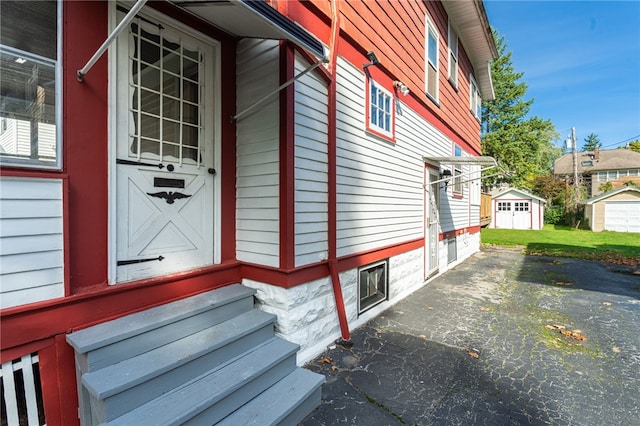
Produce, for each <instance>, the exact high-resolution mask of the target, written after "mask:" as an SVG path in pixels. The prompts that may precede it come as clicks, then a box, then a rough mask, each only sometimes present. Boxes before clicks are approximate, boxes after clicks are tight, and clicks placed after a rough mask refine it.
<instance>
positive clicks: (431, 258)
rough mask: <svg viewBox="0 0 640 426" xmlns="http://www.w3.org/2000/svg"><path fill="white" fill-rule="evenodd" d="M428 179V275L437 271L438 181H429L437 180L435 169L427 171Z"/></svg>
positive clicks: (426, 206) (426, 207)
mask: <svg viewBox="0 0 640 426" xmlns="http://www.w3.org/2000/svg"><path fill="white" fill-rule="evenodd" d="M427 173H428V177H429V180H428V182H427V187H426V189H427V190H426V194H425V199H426V203H425V204H426V205H425V212H426V218H425V220H426V226H427V238H426V241H425V248H426V260H425V262H426V265H425V269H426V271H425V272H426V276H427V277H430V276H432V275H434V274H436V273H437V272H438V230H439V217H440V189H439V185H440V184H439V183H431V182H434V181H437V180H438V174H437V173H436V172H435V171H430V170H429V171H428V172H427Z"/></svg>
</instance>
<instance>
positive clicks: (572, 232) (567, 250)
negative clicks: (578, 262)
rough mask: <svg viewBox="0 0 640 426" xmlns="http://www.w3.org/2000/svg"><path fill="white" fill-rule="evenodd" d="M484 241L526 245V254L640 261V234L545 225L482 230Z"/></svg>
mask: <svg viewBox="0 0 640 426" xmlns="http://www.w3.org/2000/svg"><path fill="white" fill-rule="evenodd" d="M481 235H482V243H483V244H494V245H503V246H524V250H525V252H526V253H527V254H533V255H545V256H561V257H574V258H578V259H587V260H601V261H605V262H613V263H619V264H626V265H632V266H636V265H637V264H638V263H639V262H640V234H637V233H628V232H609V231H605V232H591V231H587V230H581V229H573V228H570V227H566V226H557V225H545V227H544V229H542V230H540V231H528V230H513V229H490V228H483V229H482V233H481Z"/></svg>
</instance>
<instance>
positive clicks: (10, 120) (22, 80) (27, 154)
mask: <svg viewBox="0 0 640 426" xmlns="http://www.w3.org/2000/svg"><path fill="white" fill-rule="evenodd" d="M61 11H62V2H61V1H2V2H0V96H1V98H0V117H2V119H3V124H4V131H3V132H2V134H1V135H0V162H1V163H2V164H3V165H14V166H26V167H41V168H60V167H61V152H62V151H61V147H60V144H59V138H58V135H59V134H60V129H59V126H58V124H59V121H60V120H59V117H60V105H59V104H60V101H59V97H60V81H61V79H60V72H61V71H60V60H59V59H60V58H59V50H60V39H61V37H60V36H59V34H60V28H59V25H58V23H59V22H60V15H61Z"/></svg>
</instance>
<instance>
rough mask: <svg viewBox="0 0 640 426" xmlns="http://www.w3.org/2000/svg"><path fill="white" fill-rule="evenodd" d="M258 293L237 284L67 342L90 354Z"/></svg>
mask: <svg viewBox="0 0 640 426" xmlns="http://www.w3.org/2000/svg"><path fill="white" fill-rule="evenodd" d="M255 292H256V291H255V290H254V289H251V288H248V287H245V286H242V285H240V284H233V285H230V286H226V287H222V288H219V289H215V290H211V291H208V292H205V293H200V294H197V295H195V296H191V297H187V298H185V299H181V300H177V301H175V302H171V303H167V304H164V305H160V306H156V307H154V308H150V309H147V310H144V311H141V312H137V313H134V314H131V315H127V316H124V317H121V318H117V319H115V320H112V321H108V322H105V323H102V324H98V325H95V326H93V327H90V328H86V329H83V330H79V331H76V332H73V333H71V334H69V335H67V342H69V344H70V345H71V346H73V348H74V349H75V350H76V352H79V353H86V352H89V351H91V350H94V349H96V348H100V347H103V346H107V345H110V344H112V343H114V342H117V341H119V340H123V339H126V338H129V337H131V336H135V335H137V334H141V333H144V332H145V331H148V330H151V329H155V328H159V327H162V326H163V325H166V324H170V323H172V322H175V321H178V320H180V319H182V318H186V317H189V316H192V315H195V314H197V313H199V312H203V311H206V310H209V309H213V308H215V307H217V306H221V305H224V304H227V303H230V302H233V301H236V300H239V299H242V298H246V297H251V296H253V295H254V294H255Z"/></svg>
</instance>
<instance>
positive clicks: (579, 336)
mask: <svg viewBox="0 0 640 426" xmlns="http://www.w3.org/2000/svg"><path fill="white" fill-rule="evenodd" d="M578 331H580V330H578ZM560 333H562V334H563V335H564V336H567V337H571V338H573V339H576V340H582V341H585V340H587V338H586V337H584V336H583V335H582V334H580V333H574V332H573V331H567V330H560Z"/></svg>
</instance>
